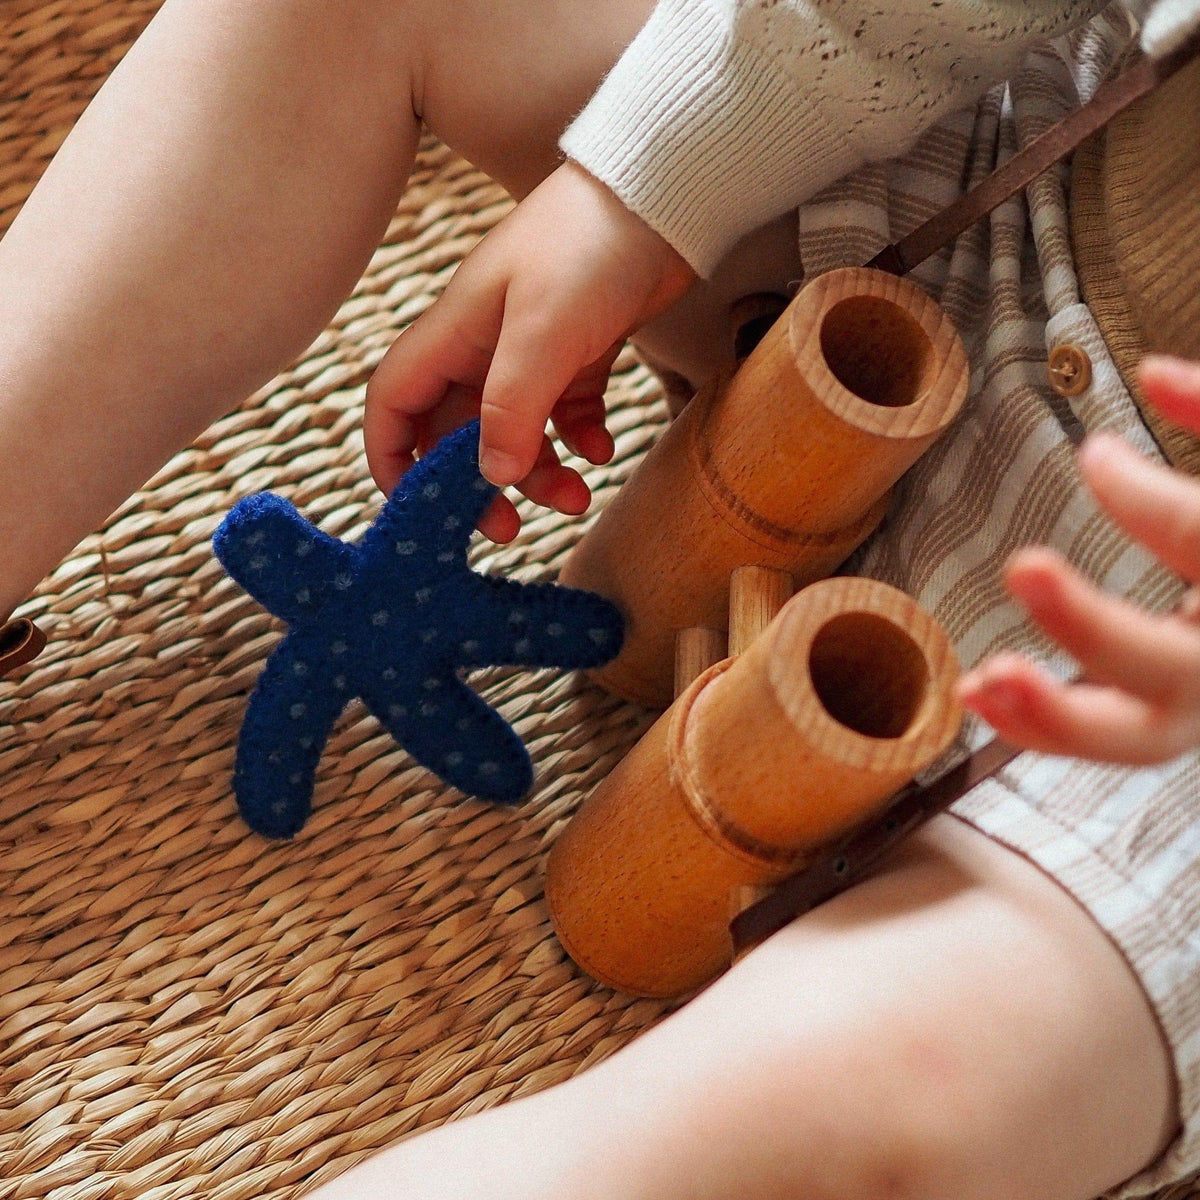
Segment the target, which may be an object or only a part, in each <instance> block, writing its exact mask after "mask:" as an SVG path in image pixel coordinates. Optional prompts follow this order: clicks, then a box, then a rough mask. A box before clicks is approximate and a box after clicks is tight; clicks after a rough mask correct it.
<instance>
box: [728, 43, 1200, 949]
mask: <svg viewBox="0 0 1200 1200" xmlns="http://www.w3.org/2000/svg"><path fill="white" fill-rule="evenodd" d="M1197 57H1200V35H1198V36H1196V37H1193V38H1191V39H1190V40H1189V41H1187V42H1185V43H1184V44H1183V45H1182V46H1181V47H1180V48H1179V49H1178V50H1176V51H1174V52H1173V53H1172V54H1168V55H1166V56H1164V57H1163V58H1158V59H1151V58H1143V59H1140V60H1139V61H1138V62H1137V63H1135V64H1134V65H1133V66H1132V67H1130V68H1129V69H1128V70H1126V71H1124V72H1123V73H1122V74H1120V75H1118V76H1117V77H1116V78H1115V79H1113V80H1112V81H1111V82H1109V83H1106V84H1104V85H1103V86H1102V87H1100V88H1099V89H1098V90H1097V92H1096V94H1095V95H1094V96H1093V97H1092V99H1091V100H1090V101H1089V102H1088V103H1087V104H1085V105H1083V106H1082V107H1081V108H1078V109H1076V111H1075V112H1073V113H1072V114H1071V115H1070V116H1069V117H1067V118H1065V119H1064V120H1062V121H1060V122H1059V123H1058V124H1057V125H1055V126H1053V127H1052V128H1051V129H1048V130H1047V131H1046V132H1045V133H1043V134H1042V135H1041V136H1040V137H1038V138H1035V139H1034V140H1033V141H1032V142H1030V144H1029V145H1028V146H1027V147H1026V148H1025V149H1024V150H1022V151H1021V152H1020V153H1019V154H1016V155H1014V156H1013V157H1012V158H1010V159H1009V160H1008V161H1007V162H1006V163H1005V164H1004V165H1003V166H1002V167H1000V168H999V169H998V170H997V171H994V172H993V173H992V174H991V175H989V176H988V177H987V178H986V179H985V180H983V181H982V182H981V183H979V184H977V185H976V186H975V187H973V188H972V189H971V190H970V191H968V192H965V193H964V194H963V195H962V196H960V197H959V199H958V200H956V201H955V202H954V203H953V204H951V205H950V206H949V207H948V208H944V209H943V210H942V211H941V212H939V213H938V214H937V215H936V216H934V217H932V218H930V219H929V220H928V221H926V222H925V224H924V225H920V226H918V227H917V228H916V229H914V230H913V231H912V233H910V234H908V235H907V236H906V237H903V238H901V239H900V240H899V241H898V242H893V243H892V244H891V245H890V246H887V247H885V248H884V249H883V250H881V251H880V252H879V253H878V254H877V255H876V256H875V257H874V258H873V259H872V260H871V261H870V262H869V263H867V266H868V267H873V268H875V269H876V270H879V271H887V272H889V273H891V274H893V275H905V274H907V273H908V272H909V271H911V270H912V269H913V267H915V266H918V265H919V264H920V263H922V262H924V261H925V260H926V259H927V258H929V257H930V256H931V255H934V254H936V253H937V252H938V251H939V250H941V249H943V248H944V247H946V246H948V245H949V244H950V243H951V242H953V241H954V239H955V238H957V237H958V236H959V235H960V234H962V233H965V232H966V230H968V229H969V228H970V227H971V226H972V225H974V224H975V223H976V222H977V221H980V220H982V219H983V218H984V217H986V216H988V214H989V213H991V212H992V211H993V210H994V209H996V208H998V207H999V206H1000V205H1001V204H1003V203H1004V202H1005V201H1006V200H1008V199H1010V198H1011V197H1012V196H1015V195H1016V194H1017V193H1018V192H1019V191H1021V190H1022V189H1023V188H1026V187H1028V186H1029V184H1031V183H1032V182H1033V181H1034V180H1035V179H1036V178H1037V177H1038V176H1039V175H1042V174H1044V173H1045V172H1046V171H1048V170H1049V169H1050V168H1051V167H1053V166H1054V165H1055V164H1056V163H1058V162H1061V161H1062V159H1064V158H1066V156H1067V155H1068V154H1070V153H1071V152H1072V151H1074V150H1077V149H1078V148H1079V146H1081V145H1082V144H1083V143H1084V142H1085V141H1087V140H1088V138H1090V137H1092V136H1093V135H1094V134H1096V133H1098V132H1099V131H1100V130H1101V129H1103V128H1104V126H1105V125H1107V124H1108V122H1109V121H1111V120H1112V119H1113V117H1115V116H1117V114H1118V113H1121V112H1124V111H1125V109H1127V108H1128V107H1129V106H1130V105H1131V104H1134V103H1135V102H1136V101H1138V100H1140V99H1142V97H1143V96H1148V95H1149V94H1150V93H1151V92H1152V91H1154V89H1155V88H1157V87H1158V86H1159V85H1160V84H1162V83H1165V82H1166V81H1167V80H1168V79H1170V78H1171V76H1172V75H1174V74H1175V73H1176V72H1177V71H1179V70H1180V69H1181V68H1182V67H1184V66H1186V65H1187V64H1188V63H1189V62H1191V61H1192V60H1193V59H1195V58H1197ZM1020 753H1021V751H1020V750H1019V749H1018V748H1017V747H1015V746H1010V745H1009V744H1008V743H1007V742H1003V741H1001V740H1000V739H999V738H996V739H994V740H992V741H990V742H988V743H987V744H986V745H984V746H983V747H982V748H981V749H979V750H976V751H975V752H974V753H973V754H970V755H968V756H967V757H966V758H964V759H963V760H962V761H960V762H959V763H958V765H957V766H955V767H953V768H952V769H951V770H949V771H947V772H946V773H945V774H944V775H942V776H941V777H940V778H939V779H937V780H935V781H934V782H932V783H929V784H925V785H924V786H918V785H917V784H909V785H908V787H906V788H904V789H903V790H901V791H900V792H897V793H896V795H895V796H894V797H893V798H892V799H891V800H890V801H889V802H888V804H887V805H886V807H885V808H883V809H882V811H881V814H880V816H878V817H877V818H875V819H874V820H872V821H869V822H867V824H865V825H863V826H861V827H860V828H859V829H858V830H856V831H855V832H853V833H851V834H850V835H849V836H848V837H846V838H845V839H843V840H842V841H840V842H838V843H837V844H836V845H834V846H833V847H832V848H831V849H830V850H828V851H826V852H824V853H823V854H822V855H821V857H819V858H817V859H815V860H814V861H813V862H811V863H810V864H809V865H808V866H807V867H805V868H803V869H802V870H801V871H799V872H797V873H796V874H795V875H792V876H791V877H789V878H788V879H785V880H784V881H783V883H781V884H779V885H778V887H776V888H775V889H774V890H772V891H771V892H769V893H768V894H767V895H766V896H765V897H763V898H762V899H761V900H759V901H757V902H756V903H755V904H752V905H750V906H749V907H748V908H747V909H745V910H744V911H743V912H742V913H740V914H739V915H738V916H737V917H735V918H734V919H733V921H732V922H731V923H730V926H729V929H730V933H731V934H732V935H733V944H734V951H735V953H737V954H740V953H742V952H744V951H745V950H748V949H749V948H750V947H751V946H753V945H754V944H755V943H757V942H760V941H762V940H763V938H766V937H769V936H770V935H771V934H773V933H775V932H777V931H778V930H780V929H782V928H783V927H784V926H785V925H787V924H788V923H789V922H790V921H792V920H794V919H795V918H796V917H799V916H802V915H803V914H804V913H806V912H808V911H810V910H811V909H813V908H816V907H817V906H818V905H819V904H823V903H824V902H825V901H826V900H828V899H830V898H831V897H833V896H835V895H837V893H838V892H841V891H844V890H845V889H846V888H848V887H850V886H851V884H854V883H857V882H858V881H859V880H860V879H863V878H864V877H865V876H866V875H868V874H870V872H871V870H872V869H873V868H874V867H875V866H876V865H878V863H879V861H880V860H881V859H882V858H883V856H884V855H885V854H886V853H887V852H888V851H889V850H891V849H892V848H893V847H894V846H895V845H896V843H897V842H899V841H901V839H903V838H906V837H907V836H908V835H909V834H910V833H912V832H913V831H914V830H916V829H918V828H920V826H922V825H924V824H925V822H926V821H928V820H929V819H930V818H931V817H934V816H936V815H937V814H938V813H941V812H945V811H946V809H948V808H949V807H950V806H951V805H952V804H954V803H955V802H956V801H958V800H961V799H962V798H963V796H965V795H966V794H967V793H968V792H969V791H970V790H971V789H972V788H974V787H976V786H977V785H978V784H980V783H982V782H983V781H984V780H985V779H990V778H991V777H992V776H994V775H996V774H997V773H998V772H999V771H1000V770H1002V769H1003V768H1004V767H1005V766H1007V765H1008V764H1009V763H1010V762H1012V760H1013V759H1014V758H1016V757H1017V755H1018V754H1020Z"/></svg>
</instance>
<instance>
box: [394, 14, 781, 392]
mask: <svg viewBox="0 0 1200 1200" xmlns="http://www.w3.org/2000/svg"><path fill="white" fill-rule="evenodd" d="M410 3H411V9H410V12H411V16H412V20H413V22H414V25H415V28H416V29H417V31H418V34H419V40H420V46H419V49H418V51H417V54H416V60H417V67H416V78H415V80H414V89H415V95H414V102H415V104H416V107H417V110H418V112H419V113H420V115H421V117H422V119H423V120H424V121H425V123H426V124H427V125H428V126H429V127H430V129H432V130H433V132H434V133H436V134H437V136H438V137H440V138H441V139H442V141H444V142H446V143H447V145H449V146H452V147H453V148H454V149H455V150H457V151H458V153H460V154H462V155H463V156H464V157H465V158H467V159H469V160H470V161H471V162H473V163H474V164H475V165H476V166H478V167H480V168H482V169H483V170H484V171H486V172H487V173H488V174H489V175H491V176H492V178H493V179H496V180H497V181H498V182H500V183H501V184H503V185H504V186H505V187H506V188H507V189H508V190H509V191H510V192H512V194H513V195H514V196H517V197H521V196H524V195H527V194H528V193H529V192H530V191H532V190H533V189H534V188H535V187H536V186H537V185H538V184H539V183H540V182H541V181H542V180H543V179H544V178H545V177H546V176H547V175H548V174H549V173H550V172H551V171H553V170H554V168H555V167H556V166H557V165H558V163H559V162H560V161H561V155H560V152H559V150H558V140H559V137H560V136H561V134H562V132H563V130H565V129H566V127H567V126H568V125H569V124H570V122H571V120H572V119H573V118H574V117H575V115H576V114H577V113H579V111H580V110H581V109H582V108H583V107H584V105H585V104H586V103H587V102H588V99H589V98H590V97H591V95H592V93H593V92H594V91H595V90H596V88H597V87H598V86H599V84H600V81H601V80H602V79H603V78H604V76H605V75H606V74H607V73H608V71H609V70H610V69H611V68H612V66H613V64H614V63H615V62H616V61H617V59H618V58H619V57H620V55H621V53H622V51H623V50H624V49H625V48H626V47H627V46H628V45H629V43H630V42H631V41H632V40H633V38H634V36H635V35H636V34H637V32H638V30H639V29H640V28H641V27H642V25H643V24H644V23H645V21H646V18H647V17H648V16H649V15H650V11H651V9H652V8H653V7H654V3H653V0H605V2H604V3H602V4H593V3H588V2H587V0H456V2H455V3H453V4H449V3H446V0H410ZM799 274H800V263H799V256H798V253H797V250H796V234H795V217H794V214H785V215H784V216H782V217H781V218H780V219H779V220H778V221H776V222H774V223H773V224H772V225H770V226H767V227H766V228H764V229H761V230H757V231H754V232H753V233H751V234H749V235H748V236H747V237H746V238H744V239H743V240H742V241H741V242H740V243H739V244H738V245H737V246H735V247H734V248H733V249H732V250H731V252H730V253H729V255H728V256H727V258H726V260H725V261H724V262H722V263H721V264H720V265H719V266H718V268H717V270H716V272H715V273H714V275H713V277H712V279H711V280H706V281H703V282H701V283H700V284H699V285H697V286H696V287H695V288H693V289H692V291H691V293H689V295H688V296H687V297H685V298H684V300H683V301H681V302H680V303H679V304H678V305H676V306H675V307H674V308H673V309H671V310H669V311H668V312H666V313H664V314H662V316H661V317H659V318H658V319H656V320H655V321H654V322H652V323H651V324H650V325H649V326H648V327H646V328H645V329H644V330H642V331H641V332H640V333H639V335H638V338H637V339H636V340H637V344H638V347H639V349H642V350H643V352H644V353H645V355H646V357H647V358H648V360H649V361H651V362H652V363H653V364H654V365H656V366H658V367H660V368H663V369H664V370H665V371H667V372H669V373H670V374H671V375H674V376H677V377H679V379H680V381H681V383H683V384H684V385H686V386H690V387H691V388H695V387H698V386H700V385H701V384H702V383H704V382H705V381H706V380H707V379H708V378H710V377H711V376H712V375H713V374H714V373H715V372H717V371H718V370H721V369H723V368H724V367H726V366H728V365H729V364H730V363H731V362H732V360H733V345H734V333H735V324H736V320H735V317H734V315H733V308H734V305H735V304H736V302H737V301H738V300H739V299H741V298H742V297H744V296H747V295H749V294H752V293H762V292H772V293H776V294H783V293H785V292H786V291H787V289H788V285H789V283H792V282H793V281H795V280H796V279H797V278H798V277H799Z"/></svg>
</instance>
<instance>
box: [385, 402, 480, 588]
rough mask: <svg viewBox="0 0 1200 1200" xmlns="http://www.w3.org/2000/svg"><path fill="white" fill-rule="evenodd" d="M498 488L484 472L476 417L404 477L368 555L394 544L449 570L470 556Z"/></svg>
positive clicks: (402, 552) (411, 555)
mask: <svg viewBox="0 0 1200 1200" xmlns="http://www.w3.org/2000/svg"><path fill="white" fill-rule="evenodd" d="M496 491H497V489H496V488H494V487H493V486H492V485H491V484H490V483H488V481H487V480H486V479H484V478H483V476H481V475H480V474H479V422H478V421H472V422H471V423H470V424H469V425H464V426H463V427H462V428H461V429H459V430H456V431H455V432H454V433H452V434H451V435H450V436H449V437H447V438H444V439H443V440H442V441H441V442H439V443H438V446H437V451H436V453H434V454H430V455H427V456H426V457H425V458H422V459H420V460H419V461H418V462H417V463H416V465H415V466H413V467H412V468H410V469H409V471H408V472H407V473H406V474H405V475H404V477H403V478H402V479H401V480H400V482H399V483H398V484H397V485H396V490H395V491H394V492H393V493H392V495H391V497H390V498H389V499H388V501H387V503H386V504H385V505H384V506H383V509H382V511H381V512H380V514H379V517H378V518H377V520H376V521H375V524H374V525H372V527H371V528H370V529H369V530H368V531H367V534H366V536H365V537H364V538H363V541H362V549H363V553H364V556H365V557H367V558H375V557H377V556H378V555H379V553H380V551H381V550H383V551H385V552H386V550H387V549H388V548H389V547H390V548H394V549H395V550H396V552H397V553H398V554H400V555H402V556H403V557H405V558H408V559H409V560H410V561H414V560H415V561H424V562H425V563H430V564H431V563H434V562H437V563H439V564H441V567H440V572H444V570H445V565H446V564H447V563H450V562H452V561H454V560H455V558H457V557H460V556H464V557H465V554H466V549H467V543H468V542H469V541H470V539H471V531H472V529H474V527H475V524H476V522H477V521H478V520H479V518H480V517H482V516H483V514H484V511H485V510H486V509H487V506H488V505H489V504H490V503H491V501H492V497H493V496H494V495H495V494H496ZM384 557H385V558H386V553H385V555H384ZM438 570H439V569H438V568H435V571H438Z"/></svg>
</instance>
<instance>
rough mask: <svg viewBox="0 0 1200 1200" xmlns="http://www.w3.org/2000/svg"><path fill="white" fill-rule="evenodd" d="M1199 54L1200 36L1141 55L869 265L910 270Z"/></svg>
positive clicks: (900, 271) (900, 272)
mask: <svg viewBox="0 0 1200 1200" xmlns="http://www.w3.org/2000/svg"><path fill="white" fill-rule="evenodd" d="M1197 56H1200V36H1197V37H1193V38H1192V39H1191V40H1189V41H1187V42H1184V44H1183V45H1182V46H1180V47H1179V49H1178V50H1176V51H1174V52H1173V53H1171V54H1168V55H1165V56H1164V57H1162V58H1143V59H1141V60H1139V61H1138V62H1136V63H1135V64H1134V65H1133V66H1132V67H1130V68H1129V69H1128V70H1126V71H1124V72H1122V73H1121V74H1120V75H1118V76H1117V77H1116V78H1115V79H1113V80H1111V81H1110V82H1108V83H1106V84H1104V85H1103V86H1101V87H1100V88H1098V89H1097V91H1096V94H1095V95H1094V96H1093V97H1092V98H1091V100H1089V101H1088V103H1087V104H1084V105H1083V106H1081V107H1080V108H1078V109H1076V110H1075V111H1074V112H1073V113H1071V115H1070V116H1069V117H1066V118H1064V119H1063V120H1062V121H1059V122H1058V124H1057V125H1054V126H1052V127H1051V128H1050V129H1047V130H1046V132H1045V133H1043V134H1042V135H1041V136H1040V137H1037V138H1035V139H1034V140H1033V141H1032V142H1030V143H1029V145H1028V146H1026V147H1025V149H1024V150H1022V151H1021V152H1020V153H1019V154H1015V155H1013V157H1012V158H1010V159H1009V160H1008V161H1007V162H1006V163H1005V164H1004V165H1003V166H1002V167H1000V168H999V169H998V170H996V171H993V172H992V174H991V175H989V176H988V177H987V178H986V179H985V180H983V181H982V182H981V183H978V184H976V185H975V187H973V188H971V190H970V191H969V192H964V193H963V195H962V196H960V197H959V198H958V199H957V200H956V201H955V202H954V203H953V204H951V205H950V206H949V207H947V208H944V209H942V211H941V212H939V213H938V214H937V215H936V216H934V217H931V218H930V219H929V220H928V221H926V222H925V224H924V225H919V226H918V227H917V228H916V229H914V230H913V231H912V233H910V234H908V235H907V236H906V237H902V238H901V239H900V240H899V241H898V242H893V243H892V244H891V245H890V246H886V247H884V249H883V250H881V251H880V252H879V253H878V254H877V255H876V256H875V257H874V258H873V259H871V261H870V262H869V263H867V266H868V267H874V268H875V269H876V270H878V271H888V272H890V273H891V274H893V275H904V274H906V273H907V272H909V271H911V270H912V269H913V267H915V266H918V265H919V264H920V263H923V262H924V261H925V260H926V259H927V258H929V257H930V256H931V255H934V254H936V253H937V252H938V251H939V250H941V249H943V248H945V247H946V246H948V245H950V243H951V242H953V241H954V239H955V238H957V237H958V236H959V234H961V233H965V232H966V231H967V230H968V229H970V228H971V226H972V225H974V224H975V223H976V222H977V221H981V220H983V218H984V217H986V216H987V215H988V214H989V213H991V212H992V211H993V210H994V209H997V208H999V207H1000V205H1001V204H1003V203H1004V202H1005V201H1006V200H1008V199H1010V198H1011V197H1013V196H1015V195H1016V194H1017V193H1018V192H1019V191H1021V190H1023V189H1024V188H1026V187H1028V186H1029V185H1030V184H1031V183H1032V182H1033V181H1034V180H1035V179H1036V178H1037V177H1038V176H1039V175H1043V174H1045V173H1046V172H1047V171H1048V170H1050V168H1051V167H1053V166H1054V165H1055V164H1056V163H1058V162H1061V161H1062V160H1063V159H1064V158H1066V157H1067V155H1068V154H1070V153H1072V151H1074V150H1077V149H1078V148H1079V147H1080V146H1081V145H1083V143H1084V142H1086V141H1087V140H1088V138H1090V137H1092V135H1093V134H1096V133H1099V132H1100V130H1101V129H1103V128H1104V126H1105V125H1107V124H1108V123H1109V121H1111V120H1112V119H1113V117H1115V116H1116V115H1117V114H1118V113H1121V112H1124V111H1125V109H1127V108H1128V107H1129V106H1130V105H1131V104H1134V103H1135V102H1136V101H1138V100H1140V99H1141V98H1142V97H1143V96H1148V95H1149V94H1150V93H1151V92H1152V91H1154V89H1155V88H1156V87H1158V86H1159V85H1160V84H1162V83H1165V82H1166V81H1167V80H1168V79H1170V78H1171V76H1172V75H1174V74H1175V73H1176V72H1177V71H1178V70H1179V69H1180V68H1181V67H1185V66H1187V64H1188V63H1189V62H1191V61H1192V59H1194V58H1196V57H1197Z"/></svg>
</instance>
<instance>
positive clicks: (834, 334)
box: [821, 296, 934, 408]
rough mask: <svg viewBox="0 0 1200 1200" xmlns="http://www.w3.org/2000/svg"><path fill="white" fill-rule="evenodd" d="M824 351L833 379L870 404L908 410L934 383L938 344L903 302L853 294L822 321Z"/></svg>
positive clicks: (838, 304) (831, 310)
mask: <svg viewBox="0 0 1200 1200" xmlns="http://www.w3.org/2000/svg"><path fill="white" fill-rule="evenodd" d="M821 353H822V354H823V355H824V357H825V364H826V366H828V368H829V370H830V372H831V373H832V374H833V377H834V378H835V379H836V380H837V381H838V383H840V384H841V385H842V387H844V388H845V389H846V390H847V391H850V392H853V393H854V395H856V396H858V397H859V399H861V400H865V401H866V402H867V403H868V404H878V405H880V406H881V407H882V408H903V407H905V405H908V404H912V403H914V402H915V401H917V400H919V399H920V398H921V396H922V395H924V393H925V391H926V390H927V389H928V387H929V384H930V383H931V382H932V378H931V377H932V374H933V369H934V353H933V343H932V342H930V340H929V336H928V335H927V334H926V332H925V330H923V329H922V328H921V326H920V325H919V324H918V323H917V322H916V320H914V318H913V317H912V316H911V315H910V314H909V313H907V312H905V310H904V309H903V308H901V307H900V306H899V305H898V304H896V303H894V302H893V301H891V300H885V299H884V298H883V297H881V296H851V297H849V298H848V299H846V300H841V301H839V302H838V303H837V304H835V305H834V306H833V307H832V308H831V309H830V310H829V311H828V312H827V313H826V314H825V319H824V320H823V321H822V322H821Z"/></svg>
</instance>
